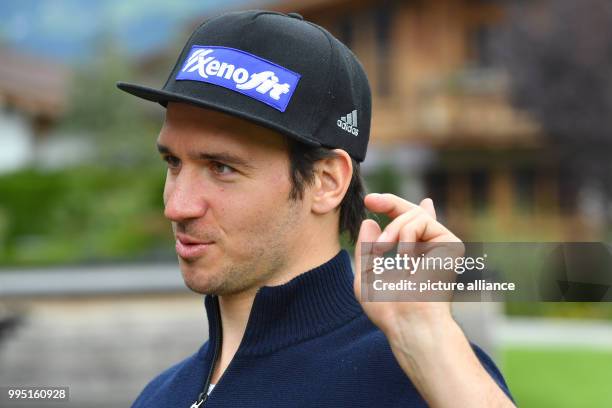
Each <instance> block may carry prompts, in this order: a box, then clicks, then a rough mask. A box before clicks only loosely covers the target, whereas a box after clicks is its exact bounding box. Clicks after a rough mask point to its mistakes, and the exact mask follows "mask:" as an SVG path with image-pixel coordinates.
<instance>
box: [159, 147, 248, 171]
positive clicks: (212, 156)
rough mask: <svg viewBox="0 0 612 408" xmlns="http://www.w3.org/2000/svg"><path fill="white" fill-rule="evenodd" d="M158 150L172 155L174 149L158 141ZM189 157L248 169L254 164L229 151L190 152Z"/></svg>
mask: <svg viewBox="0 0 612 408" xmlns="http://www.w3.org/2000/svg"><path fill="white" fill-rule="evenodd" d="M156 145H157V150H158V151H159V153H160V154H169V155H172V154H173V153H172V150H170V148H169V147H168V146H164V145H163V144H161V143H156ZM189 158H190V159H192V160H209V161H218V162H221V163H225V164H232V165H234V166H242V167H244V168H247V169H252V168H253V166H252V165H251V164H249V163H248V162H247V161H246V160H244V159H243V158H241V157H238V156H236V155H234V154H231V153H228V152H218V153H196V154H190V155H189Z"/></svg>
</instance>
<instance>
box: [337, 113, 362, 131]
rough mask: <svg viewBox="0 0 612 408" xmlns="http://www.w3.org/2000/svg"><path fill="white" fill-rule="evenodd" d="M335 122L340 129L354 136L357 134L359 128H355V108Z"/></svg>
mask: <svg viewBox="0 0 612 408" xmlns="http://www.w3.org/2000/svg"><path fill="white" fill-rule="evenodd" d="M336 123H337V125H338V127H339V128H340V129H342V130H346V131H347V132H349V133H352V134H353V135H355V136H358V135H359V129H357V109H355V110H353V111H352V112H350V113H347V114H346V115H345V116H342V117H341V118H340V119H338V121H337V122H336Z"/></svg>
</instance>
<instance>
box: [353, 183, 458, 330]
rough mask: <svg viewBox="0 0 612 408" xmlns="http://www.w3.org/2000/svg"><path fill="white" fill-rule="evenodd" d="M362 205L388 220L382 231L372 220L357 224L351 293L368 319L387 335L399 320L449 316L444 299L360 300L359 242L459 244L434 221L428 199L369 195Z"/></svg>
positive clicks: (448, 304)
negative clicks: (416, 199) (353, 277)
mask: <svg viewBox="0 0 612 408" xmlns="http://www.w3.org/2000/svg"><path fill="white" fill-rule="evenodd" d="M365 205H366V207H367V208H368V209H369V210H370V211H371V212H374V213H379V214H385V215H387V216H388V217H389V218H391V219H392V221H391V223H389V225H387V227H386V228H385V230H384V231H381V229H380V227H379V225H378V224H377V223H376V221H374V220H365V221H364V222H363V223H362V224H361V229H360V231H359V237H358V238H357V243H356V247H355V269H356V272H355V284H354V289H355V295H356V296H357V299H359V301H360V302H361V305H362V307H363V309H364V311H365V313H366V314H367V315H368V317H369V318H370V320H371V321H372V322H373V323H374V324H376V325H377V326H378V327H379V328H380V329H381V330H382V331H383V332H384V333H385V334H386V335H387V336H389V335H392V334H393V330H395V329H397V328H398V327H400V324H399V322H400V321H401V320H407V319H408V320H414V319H418V321H420V320H421V319H435V320H439V319H450V318H451V313H450V303H448V302H364V301H363V299H361V275H360V274H361V269H362V268H361V260H362V255H366V256H367V255H369V254H363V253H362V252H361V251H362V245H361V244H362V243H363V242H376V243H382V242H387V243H392V244H397V243H400V242H432V243H433V242H440V243H445V242H453V243H454V242H456V243H461V240H460V239H459V238H457V236H455V235H454V234H453V233H452V232H450V231H449V230H448V229H447V228H446V227H444V226H443V225H442V224H440V223H439V222H438V221H436V210H435V208H434V205H433V201H432V200H431V199H429V198H426V199H424V200H423V201H421V203H420V204H419V205H416V204H413V203H411V202H409V201H406V200H404V199H401V198H400V197H397V196H395V195H393V194H369V195H368V196H366V198H365ZM377 245H380V244H377ZM399 252H401V250H400V251H399ZM461 255H463V253H461V254H459V256H461ZM407 323H409V322H407ZM413 323H417V322H416V321H414V322H413ZM414 328H415V327H414V326H412V329H413V330H414Z"/></svg>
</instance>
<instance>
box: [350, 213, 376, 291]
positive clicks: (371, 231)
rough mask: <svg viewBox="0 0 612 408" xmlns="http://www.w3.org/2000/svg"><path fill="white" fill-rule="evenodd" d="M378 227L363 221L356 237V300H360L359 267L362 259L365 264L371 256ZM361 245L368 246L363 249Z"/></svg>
mask: <svg viewBox="0 0 612 408" xmlns="http://www.w3.org/2000/svg"><path fill="white" fill-rule="evenodd" d="M380 233H381V230H380V226H379V225H378V224H377V223H376V221H374V220H370V219H367V220H363V222H362V223H361V228H360V229H359V235H358V236H357V242H356V243H355V286H354V289H355V296H356V297H357V299H361V265H362V263H361V262H362V259H363V260H364V262H366V265H367V262H368V261H367V260H368V258H369V257H370V256H371V255H372V249H373V244H372V243H374V242H376V240H377V239H378V237H379V236H380ZM362 243H366V244H368V243H369V244H370V247H369V248H363V251H362V246H365V245H362Z"/></svg>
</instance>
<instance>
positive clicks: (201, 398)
mask: <svg viewBox="0 0 612 408" xmlns="http://www.w3.org/2000/svg"><path fill="white" fill-rule="evenodd" d="M215 302H217V308H216V309H217V311H216V316H217V323H216V325H215V328H216V330H215V351H214V353H213V358H212V363H211V365H210V370H208V375H207V376H206V381H205V382H204V387H203V388H202V392H200V394H199V395H198V398H197V399H196V400H195V401H194V403H193V404H191V405H190V407H189V408H200V407H201V406H202V405H203V404H204V403H206V400H207V399H208V387H210V380H211V379H212V375H213V372H214V371H215V366H216V364H217V357H218V356H219V349H220V348H221V341H222V340H223V335H222V333H221V311H220V309H219V300H218V299H215Z"/></svg>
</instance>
